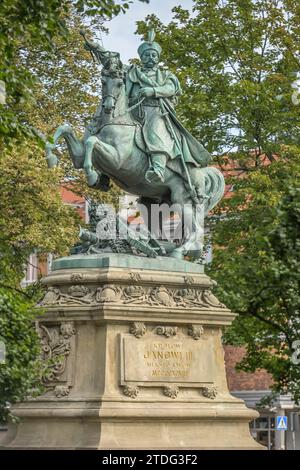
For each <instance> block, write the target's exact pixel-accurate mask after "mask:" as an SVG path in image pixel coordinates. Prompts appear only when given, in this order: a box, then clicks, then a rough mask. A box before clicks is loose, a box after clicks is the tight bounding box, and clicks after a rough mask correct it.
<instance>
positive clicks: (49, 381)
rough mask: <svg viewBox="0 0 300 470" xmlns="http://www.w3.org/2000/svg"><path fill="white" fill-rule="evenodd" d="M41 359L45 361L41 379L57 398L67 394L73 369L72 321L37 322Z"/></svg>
mask: <svg viewBox="0 0 300 470" xmlns="http://www.w3.org/2000/svg"><path fill="white" fill-rule="evenodd" d="M36 329H37V333H38V335H39V337H40V340H41V349H42V360H43V361H45V362H46V363H47V366H46V371H45V372H44V374H43V376H42V378H41V381H42V384H43V385H44V386H45V387H46V388H47V389H49V390H53V391H54V395H55V396H56V397H57V398H62V397H65V396H68V395H69V392H70V388H71V387H72V378H73V369H74V359H75V356H74V353H75V351H74V349H75V341H74V340H75V333H76V330H75V328H74V324H73V322H61V323H60V324H58V325H47V326H46V325H43V324H40V323H38V322H37V324H36Z"/></svg>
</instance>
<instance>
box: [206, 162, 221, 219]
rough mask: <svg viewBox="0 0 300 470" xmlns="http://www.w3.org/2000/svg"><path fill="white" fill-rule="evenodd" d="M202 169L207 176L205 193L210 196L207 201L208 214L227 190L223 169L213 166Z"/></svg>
mask: <svg viewBox="0 0 300 470" xmlns="http://www.w3.org/2000/svg"><path fill="white" fill-rule="evenodd" d="M201 170H202V172H203V173H204V177H205V194H206V195H207V196H208V199H207V200H206V203H205V214H207V213H208V212H209V211H210V210H211V209H213V208H214V207H215V205H216V204H218V202H219V201H220V200H221V199H222V197H223V195H224V191H225V180H224V176H223V175H222V173H221V171H220V170H218V169H217V168H215V167H213V166H209V167H206V168H202V169H201Z"/></svg>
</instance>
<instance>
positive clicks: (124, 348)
mask: <svg viewBox="0 0 300 470" xmlns="http://www.w3.org/2000/svg"><path fill="white" fill-rule="evenodd" d="M120 342H121V344H120V346H121V348H120V349H121V385H125V384H126V383H128V382H130V383H132V382H135V383H136V384H140V385H142V386H147V385H148V386H151V385H159V384H161V383H166V382H172V383H176V384H181V385H182V386H184V385H185V386H188V387H199V386H201V385H203V384H211V383H213V377H214V371H213V356H214V354H213V344H212V342H211V341H209V340H208V341H205V342H204V341H197V342H196V341H194V340H193V339H192V338H189V337H186V336H184V335H177V336H176V337H174V338H163V337H158V338H156V337H155V336H154V335H151V336H149V337H145V336H144V337H143V338H140V339H138V338H135V337H133V336H132V335H120Z"/></svg>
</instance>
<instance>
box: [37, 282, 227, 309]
mask: <svg viewBox="0 0 300 470" xmlns="http://www.w3.org/2000/svg"><path fill="white" fill-rule="evenodd" d="M105 303H118V304H121V305H122V304H123V305H140V304H143V305H145V306H151V307H156V306H157V307H172V308H176V307H178V308H189V309H213V308H218V309H219V308H225V306H224V305H223V304H221V303H220V302H219V301H218V299H217V298H216V297H215V296H214V295H213V293H212V292H211V290H210V289H209V288H207V287H205V288H201V287H200V288H199V287H198V288H196V287H184V288H180V289H176V288H169V287H165V286H158V287H148V286H140V285H125V286H124V285H123V286H120V285H116V284H105V285H103V286H101V287H98V288H94V289H92V288H88V287H87V286H85V285H82V284H74V285H72V286H70V287H69V288H68V290H67V292H66V293H65V292H61V290H60V289H59V288H58V287H50V288H49V289H48V291H47V292H46V294H45V297H44V298H43V300H42V301H41V304H40V305H42V306H52V305H66V306H68V305H99V304H100V305H101V304H105Z"/></svg>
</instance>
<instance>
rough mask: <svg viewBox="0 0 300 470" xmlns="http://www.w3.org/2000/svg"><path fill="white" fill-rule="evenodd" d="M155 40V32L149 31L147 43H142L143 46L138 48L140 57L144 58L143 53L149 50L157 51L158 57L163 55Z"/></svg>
mask: <svg viewBox="0 0 300 470" xmlns="http://www.w3.org/2000/svg"><path fill="white" fill-rule="evenodd" d="M154 38H155V31H154V30H153V29H151V30H150V31H148V37H147V41H144V42H142V44H141V45H140V46H139V48H138V54H139V56H140V57H142V55H143V53H144V52H145V51H147V50H149V49H153V50H155V51H156V52H157V53H158V55H160V54H161V51H162V49H161V47H160V45H159V44H158V43H157V42H154Z"/></svg>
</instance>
